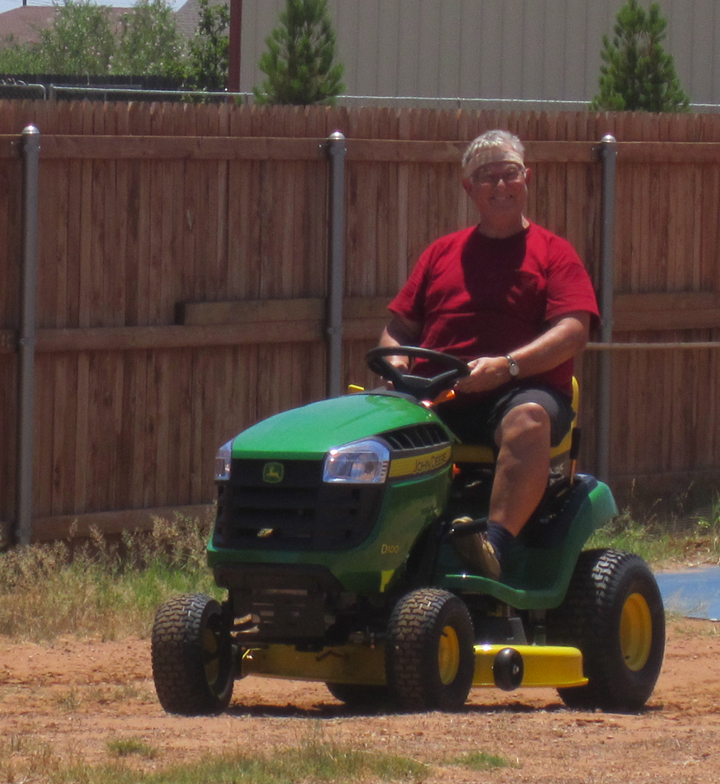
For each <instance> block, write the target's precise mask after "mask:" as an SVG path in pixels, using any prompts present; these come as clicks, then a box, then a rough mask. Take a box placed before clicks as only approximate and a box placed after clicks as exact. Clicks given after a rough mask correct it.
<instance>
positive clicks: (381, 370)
mask: <svg viewBox="0 0 720 784" xmlns="http://www.w3.org/2000/svg"><path fill="white" fill-rule="evenodd" d="M394 356H405V357H408V359H410V360H412V359H427V360H430V361H432V362H434V363H435V364H438V365H442V366H444V367H447V368H448V369H447V370H444V371H443V372H442V373H439V374H438V375H436V376H432V377H427V378H426V377H425V376H418V375H414V374H412V373H403V372H402V371H401V370H400V369H399V368H397V367H395V365H393V364H392V363H391V362H390V361H389V360H388V359H387V357H394ZM365 361H366V362H367V365H368V367H369V368H370V370H372V372H373V373H377V375H378V376H380V377H381V378H384V379H385V380H386V381H390V382H391V383H392V385H393V388H394V389H395V390H397V391H398V392H402V393H404V394H406V395H412V396H413V397H416V398H418V399H419V400H434V399H435V398H436V397H437V396H438V395H439V394H440V393H441V392H443V391H445V390H447V389H451V388H452V386H453V384H454V383H455V382H456V381H457V380H458V379H459V378H462V377H463V376H467V375H469V374H470V368H469V367H468V366H467V364H466V363H465V362H463V361H462V360H461V359H458V358H457V357H454V356H452V355H451V354H443V353H441V352H440V351H433V350H432V349H429V348H421V347H420V346H378V347H377V348H373V349H370V351H368V353H367V354H366V355H365Z"/></svg>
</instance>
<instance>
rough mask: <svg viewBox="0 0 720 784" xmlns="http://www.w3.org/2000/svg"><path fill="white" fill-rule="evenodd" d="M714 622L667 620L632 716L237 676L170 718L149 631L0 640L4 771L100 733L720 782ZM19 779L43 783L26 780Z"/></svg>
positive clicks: (494, 696)
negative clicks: (487, 759) (651, 689)
mask: <svg viewBox="0 0 720 784" xmlns="http://www.w3.org/2000/svg"><path fill="white" fill-rule="evenodd" d="M719 684H720V627H718V626H717V625H715V624H712V623H710V622H707V621H691V620H682V621H674V622H673V623H671V624H670V627H669V629H668V643H667V652H666V658H665V665H664V668H663V673H662V675H661V677H660V680H659V682H658V686H657V689H656V691H655V694H654V695H653V698H652V699H651V701H650V703H649V704H648V707H647V710H646V711H645V712H644V713H642V714H640V715H618V714H604V713H585V712H579V711H570V710H567V709H565V708H564V707H563V706H562V703H561V702H560V700H559V698H558V697H557V695H556V693H555V692H554V691H553V690H550V689H538V690H532V689H524V690H523V689H520V690H518V691H516V692H513V693H509V694H508V693H503V692H499V691H497V690H494V689H474V690H473V691H472V692H471V698H470V701H469V703H468V706H467V709H466V710H465V711H464V712H462V713H458V714H441V713H427V714H419V715H391V714H380V715H364V716H363V715H358V714H357V713H353V712H352V711H350V710H348V709H346V708H345V707H344V706H343V705H341V704H340V703H338V702H337V701H336V700H334V699H333V698H332V697H331V696H330V694H329V693H328V692H327V691H326V689H325V687H324V686H322V685H321V684H306V683H301V682H288V681H273V680H268V679H262V678H253V677H251V678H247V679H245V680H243V681H239V682H237V683H236V684H235V693H234V697H233V702H232V704H231V707H230V709H229V710H228V712H227V713H226V714H223V715H222V716H219V717H213V718H179V717H173V716H168V715H166V714H165V713H163V711H162V709H161V708H160V706H159V704H158V703H157V700H156V698H155V693H154V688H153V683H152V678H151V670H150V661H149V643H148V642H147V641H146V640H137V639H128V640H122V641H114V642H98V641H82V640H76V639H62V640H59V641H57V642H56V643H55V644H53V645H52V646H43V645H35V644H29V643H27V644H26V643H23V644H18V643H14V642H11V641H8V640H2V639H1V638H0V738H2V740H0V750H1V752H2V757H1V758H0V781H2V782H5V781H21V780H23V778H22V777H21V775H20V774H21V772H23V771H26V770H27V763H28V761H31V762H32V758H33V755H35V757H36V758H37V755H38V754H46V755H47V754H48V751H49V750H50V751H52V753H53V754H54V755H57V756H59V757H61V758H62V759H64V760H66V761H71V760H84V761H86V762H89V763H91V764H94V763H102V762H108V761H109V760H110V759H111V758H112V754H111V751H110V750H109V748H108V742H110V741H115V740H123V739H125V740H127V739H132V740H135V739H142V740H143V741H144V742H145V743H146V744H148V746H151V747H153V748H155V749H157V750H158V755H157V757H156V758H155V759H152V760H142V759H141V760H139V761H138V764H140V765H141V766H147V767H148V768H150V767H157V766H159V765H162V766H164V765H166V764H170V763H173V762H186V761H188V760H191V759H193V758H195V757H197V756H199V755H201V754H203V753H205V752H207V751H217V752H220V751H229V752H232V751H235V750H239V749H250V750H255V751H257V750H268V751H269V750H271V749H272V748H273V747H277V746H279V745H297V744H299V743H301V742H302V741H303V740H307V739H310V738H312V737H317V735H318V733H320V734H321V735H322V737H323V738H325V739H326V740H332V741H337V742H345V741H347V742H349V743H352V744H354V745H355V746H359V747H365V748H368V749H376V750H382V751H387V752H393V753H400V754H403V755H406V756H412V757H414V758H416V759H419V760H422V761H424V762H428V763H431V764H432V765H433V766H434V767H433V774H432V777H431V778H430V779H429V781H430V782H431V784H439V783H440V782H443V784H444V783H445V782H453V784H461V783H462V782H488V781H489V782H497V783H498V784H501V783H505V782H513V784H520V783H521V782H533V784H540V782H543V783H544V782H548V784H550V783H552V784H560V783H561V782H578V783H580V782H583V784H604V783H605V782H623V784H628V783H630V784H636V782H654V784H665V782H667V783H668V784H669V782H672V783H673V784H677V782H682V784H692V783H693V782H703V784H713V782H720V712H719V711H718V709H717V703H718V701H720V688H719ZM469 751H484V752H487V753H491V754H497V755H501V756H503V757H505V758H507V759H509V760H513V761H514V762H515V766H514V767H511V768H502V769H495V770H493V771H491V772H482V773H481V772H473V771H471V770H469V769H467V768H464V767H462V766H458V765H448V764H447V761H448V760H450V759H452V758H455V757H457V756H459V755H461V754H464V753H466V752H469ZM25 780H32V781H39V780H41V779H38V778H35V777H31V778H27V779H25Z"/></svg>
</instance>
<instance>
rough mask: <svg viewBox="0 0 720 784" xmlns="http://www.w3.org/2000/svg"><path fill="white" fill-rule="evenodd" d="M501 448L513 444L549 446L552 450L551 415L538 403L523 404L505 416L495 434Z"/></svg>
mask: <svg viewBox="0 0 720 784" xmlns="http://www.w3.org/2000/svg"><path fill="white" fill-rule="evenodd" d="M495 440H496V442H497V445H498V446H499V447H501V446H503V445H508V446H509V445H511V444H523V443H526V444H528V445H530V444H543V445H544V444H547V447H548V450H549V449H550V415H549V414H548V412H547V411H546V410H545V408H543V406H541V405H539V404H538V403H522V404H521V405H519V406H515V407H514V408H511V409H510V411H508V412H507V414H505V416H504V417H503V419H502V422H500V425H499V426H498V428H497V431H496V433H495Z"/></svg>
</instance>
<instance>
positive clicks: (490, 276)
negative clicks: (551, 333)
mask: <svg viewBox="0 0 720 784" xmlns="http://www.w3.org/2000/svg"><path fill="white" fill-rule="evenodd" d="M388 307H389V309H390V310H391V311H392V312H393V313H396V314H398V315H400V316H404V317H405V318H408V319H410V320H412V321H416V322H418V323H419V324H421V325H422V332H421V335H420V341H419V345H421V346H424V347H426V348H432V349H435V350H437V351H442V352H445V353H448V354H452V355H454V356H457V357H460V358H461V359H464V360H466V361H470V360H471V359H476V358H477V357H483V356H486V357H491V356H505V354H508V353H510V352H511V351H513V350H514V349H517V348H520V347H521V346H524V345H526V344H527V343H530V342H531V341H532V340H534V339H535V338H536V337H538V336H539V335H540V334H541V333H542V332H544V331H545V329H547V325H548V322H549V321H551V320H552V319H555V318H558V317H559V316H563V315H566V314H567V313H571V312H573V311H578V310H582V311H587V312H589V313H591V314H592V316H593V320H594V321H596V320H597V319H598V316H599V313H598V307H597V301H596V299H595V291H594V290H593V286H592V282H591V281H590V277H589V275H588V274H587V271H586V270H585V267H584V266H583V264H582V262H581V261H580V259H579V257H578V255H577V253H576V252H575V250H574V248H573V247H572V245H571V244H570V243H569V242H568V241H567V240H564V239H562V238H561V237H558V236H557V235H555V234H553V233H552V232H550V231H548V230H547V229H543V228H542V227H541V226H538V225H537V224H535V223H531V224H530V225H529V227H528V228H527V229H525V230H524V231H521V232H519V233H518V234H515V235H513V236H512V237H508V238H506V239H492V238H490V237H486V236H484V235H482V234H480V232H479V231H476V229H475V227H473V228H469V229H464V230H462V231H458V232H454V233H453V234H448V235H447V236H445V237H441V238H440V239H438V240H436V241H435V242H434V243H433V244H432V245H430V247H429V248H428V249H427V250H426V251H425V252H424V253H423V254H422V256H421V257H420V260H419V261H418V263H417V265H416V267H415V269H414V270H413V272H412V274H411V275H410V277H409V278H408V281H407V283H406V284H405V285H404V286H403V288H402V289H401V291H400V292H399V294H398V295H397V296H396V297H395V299H394V300H393V301H392V302H391V303H390V305H389V306H388ZM416 372H418V373H421V374H428V375H430V374H434V373H436V372H439V368H437V367H431V366H430V365H429V364H427V363H426V364H424V365H423V363H421V362H418V365H417V366H416ZM572 374H573V361H572V360H568V361H567V362H564V363H562V364H561V365H559V366H558V367H556V368H554V369H553V370H550V371H548V372H547V373H543V374H541V375H538V376H536V377H535V378H534V379H533V381H536V382H537V383H541V384H548V385H550V386H552V387H555V388H556V389H558V390H560V391H561V392H564V393H565V394H567V395H572ZM526 380H527V379H523V381H526Z"/></svg>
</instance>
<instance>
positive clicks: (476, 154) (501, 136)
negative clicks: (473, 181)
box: [462, 130, 525, 177]
mask: <svg viewBox="0 0 720 784" xmlns="http://www.w3.org/2000/svg"><path fill="white" fill-rule="evenodd" d="M502 152H511V153H513V154H512V156H511V157H512V159H514V160H516V161H518V162H520V163H521V164H522V162H523V161H524V158H525V148H524V147H523V144H522V142H521V141H520V139H519V138H518V137H517V136H515V134H512V133H510V132H509V131H500V130H495V131H485V133H483V134H480V136H478V137H477V138H476V139H473V141H471V142H470V144H469V145H468V148H467V149H466V150H465V154H464V155H463V159H462V167H463V171H464V172H465V176H466V177H467V176H470V172H471V170H474V169H476V168H477V165H474V164H476V162H479V161H480V160H484V159H487V158H488V155H492V154H493V153H496V154H499V153H502ZM480 165H482V164H480Z"/></svg>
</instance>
